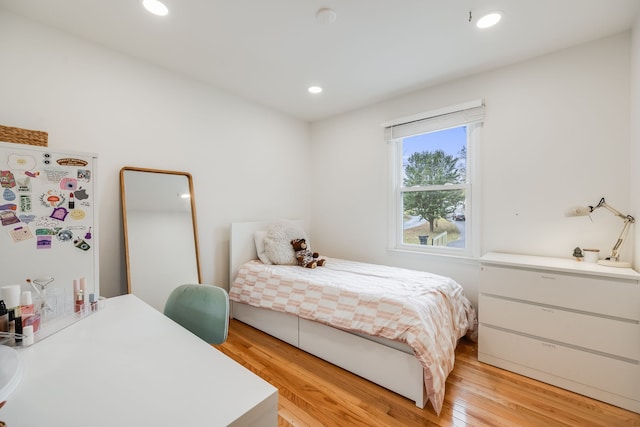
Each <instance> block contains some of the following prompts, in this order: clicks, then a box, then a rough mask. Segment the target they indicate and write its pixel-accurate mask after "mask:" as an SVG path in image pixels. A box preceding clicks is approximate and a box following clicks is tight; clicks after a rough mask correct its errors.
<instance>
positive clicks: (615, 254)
mask: <svg viewBox="0 0 640 427" xmlns="http://www.w3.org/2000/svg"><path fill="white" fill-rule="evenodd" d="M598 208H605V209H606V210H608V211H609V212H611V213H612V214H614V215H615V216H617V217H618V218H621V219H622V220H623V221H624V226H623V227H622V231H621V232H620V235H619V236H618V240H616V243H615V244H614V245H613V248H612V249H611V254H610V255H609V257H608V258H606V259H608V260H612V261H618V260H619V258H620V247H621V246H622V243H624V239H625V238H626V237H627V233H628V232H629V228H630V227H631V224H633V223H634V222H636V220H635V218H634V217H632V216H631V215H624V214H623V213H622V212H620V211H619V210H617V209H614V208H613V207H611V206H609V205H608V204H607V202H605V200H604V197H603V198H602V199H600V202H598V204H597V205H596V206H589V209H590V210H591V212H593V211H594V210H596V209H598Z"/></svg>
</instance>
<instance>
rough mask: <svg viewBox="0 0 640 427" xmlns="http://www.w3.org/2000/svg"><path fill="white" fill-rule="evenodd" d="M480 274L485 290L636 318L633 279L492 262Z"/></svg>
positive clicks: (638, 294)
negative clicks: (501, 264)
mask: <svg viewBox="0 0 640 427" xmlns="http://www.w3.org/2000/svg"><path fill="white" fill-rule="evenodd" d="M481 275H482V277H481V281H482V284H481V288H480V291H481V292H482V293H485V294H494V295H498V296H504V297H508V298H513V299H520V300H523V301H531V302H536V303H539V304H548V305H552V306H556V307H566V308H569V309H571V310H578V311H586V312H592V313H598V314H602V315H606V316H613V317H620V318H624V319H629V320H635V321H640V304H639V303H638V301H640V285H639V284H638V281H636V280H625V279H615V278H605V277H599V276H589V275H582V274H567V273H561V272H554V271H546V270H537V269H527V268H513V267H509V268H507V267H499V266H494V265H484V266H483V267H482V273H481Z"/></svg>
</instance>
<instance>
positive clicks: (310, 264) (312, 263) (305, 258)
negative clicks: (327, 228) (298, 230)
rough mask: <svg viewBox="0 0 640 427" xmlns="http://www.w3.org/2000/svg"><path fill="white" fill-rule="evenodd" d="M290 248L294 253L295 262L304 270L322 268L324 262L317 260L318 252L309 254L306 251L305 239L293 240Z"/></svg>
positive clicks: (308, 251)
mask: <svg viewBox="0 0 640 427" xmlns="http://www.w3.org/2000/svg"><path fill="white" fill-rule="evenodd" d="M291 246H293V250H294V251H295V253H296V260H297V261H298V265H299V266H301V267H306V268H316V267H318V266H320V267H322V266H323V265H324V264H325V262H326V260H325V259H318V257H319V256H320V254H319V253H318V252H311V251H310V250H309V249H307V241H306V240H305V239H294V240H292V241H291Z"/></svg>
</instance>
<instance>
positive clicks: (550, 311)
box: [542, 308, 556, 314]
mask: <svg viewBox="0 0 640 427" xmlns="http://www.w3.org/2000/svg"><path fill="white" fill-rule="evenodd" d="M542 311H544V312H545V313H549V314H553V313H555V312H556V311H555V310H553V309H551V308H543V309H542Z"/></svg>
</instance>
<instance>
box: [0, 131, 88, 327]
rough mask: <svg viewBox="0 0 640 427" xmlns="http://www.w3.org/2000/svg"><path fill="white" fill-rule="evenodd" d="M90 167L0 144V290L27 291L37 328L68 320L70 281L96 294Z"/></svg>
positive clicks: (77, 158)
mask: <svg viewBox="0 0 640 427" xmlns="http://www.w3.org/2000/svg"><path fill="white" fill-rule="evenodd" d="M96 160H97V156H96V155H94V154H87V153H76V152H65V151H59V150H55V149H52V148H47V147H36V146H29V145H24V144H14V143H7V142H0V249H1V250H0V288H3V287H6V286H10V285H16V284H19V285H20V286H21V291H31V292H32V295H33V299H34V304H35V305H36V309H41V310H42V322H43V326H44V324H45V323H46V322H47V321H49V320H53V319H56V318H59V317H63V316H65V315H69V313H73V311H74V309H73V305H74V303H75V301H74V287H73V286H74V281H76V283H79V282H80V281H81V280H82V282H83V283H84V284H85V287H86V291H85V292H86V296H85V298H86V301H87V304H88V303H89V297H90V296H91V298H92V299H95V300H97V298H98V296H99V294H100V286H99V272H98V229H97V217H96V213H97V209H96V201H97V198H96V194H95V182H96V181H95V179H96ZM14 289H15V286H14Z"/></svg>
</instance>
